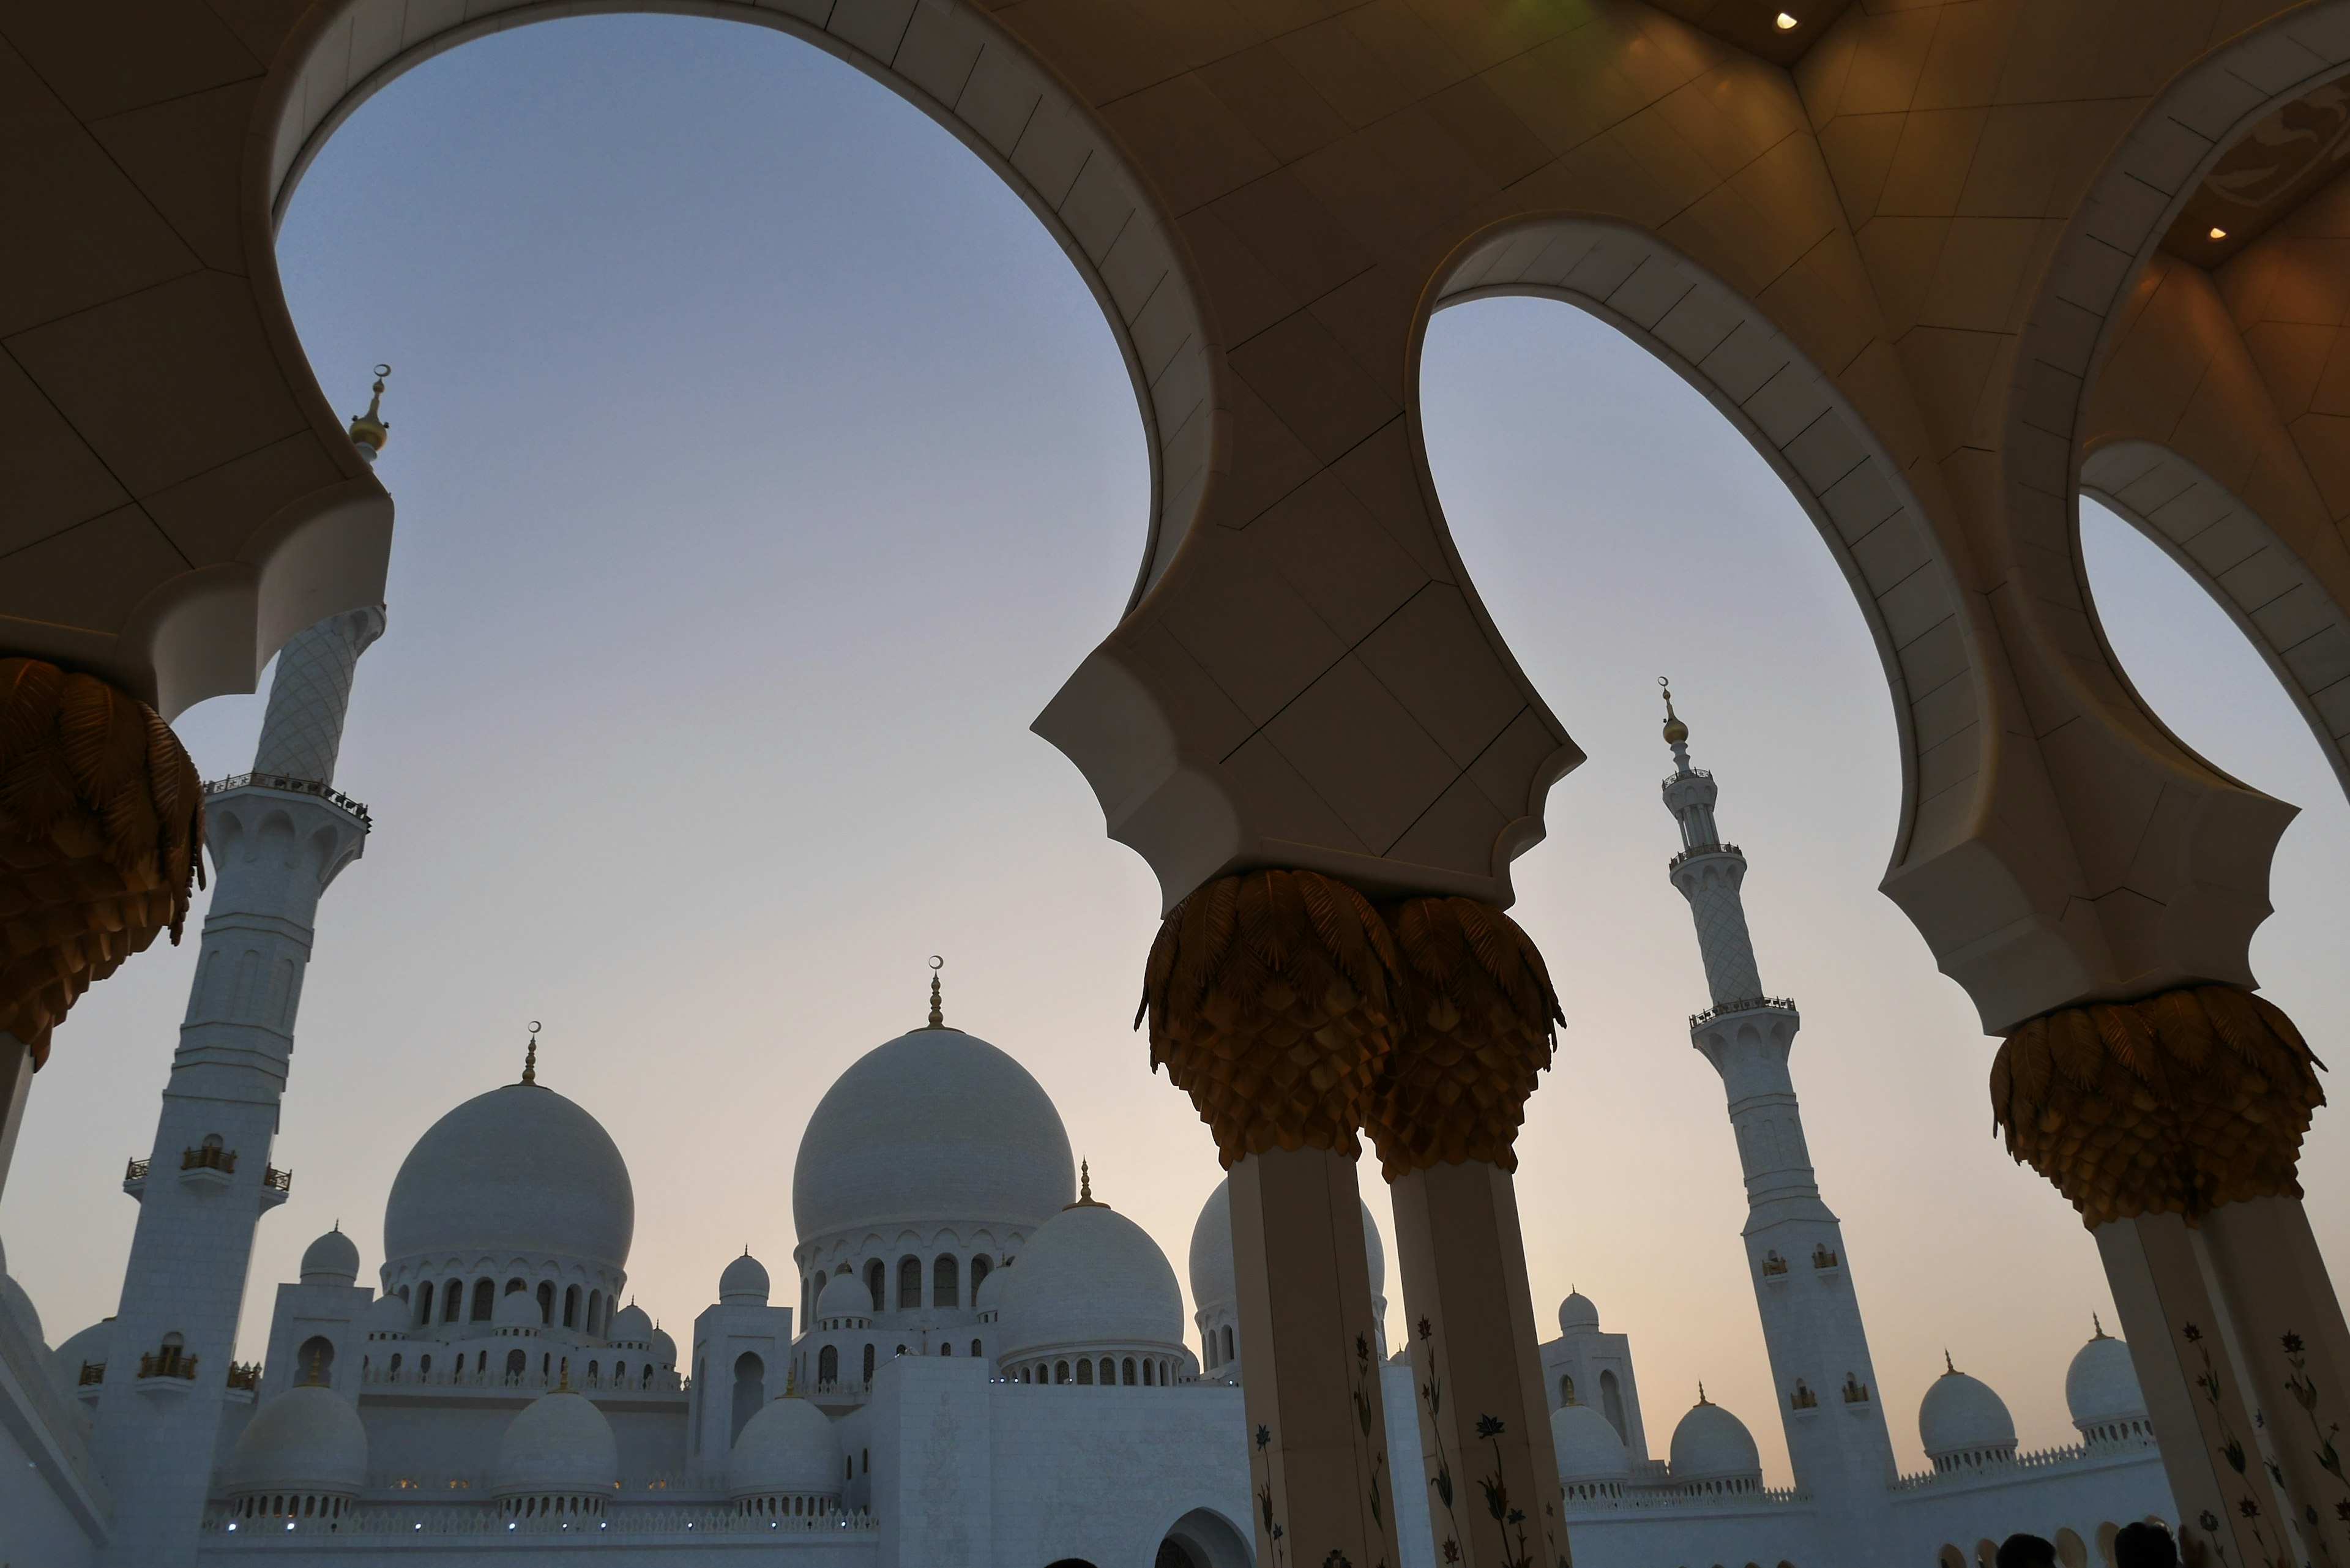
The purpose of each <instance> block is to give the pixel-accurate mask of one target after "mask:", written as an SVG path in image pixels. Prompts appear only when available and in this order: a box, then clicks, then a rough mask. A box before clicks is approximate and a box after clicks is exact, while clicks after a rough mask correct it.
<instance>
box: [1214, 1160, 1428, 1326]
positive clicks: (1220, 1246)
mask: <svg viewBox="0 0 2350 1568" xmlns="http://www.w3.org/2000/svg"><path fill="white" fill-rule="evenodd" d="M1357 1202H1360V1199H1357ZM1362 1210H1363V1251H1364V1252H1365V1254H1366V1255H1367V1262H1368V1263H1369V1264H1370V1273H1371V1294H1372V1296H1373V1297H1374V1298H1376V1299H1377V1300H1379V1301H1382V1302H1384V1301H1385V1300H1386V1299H1387V1293H1388V1254H1387V1249H1386V1248H1385V1247H1384V1246H1382V1245H1381V1244H1380V1242H1379V1228H1378V1222H1377V1221H1375V1220H1372V1218H1371V1206H1370V1205H1369V1204H1367V1203H1363V1204H1362ZM1239 1298H1240V1287H1239V1285H1238V1283H1237V1282H1235V1281H1234V1279H1233V1277H1232V1178H1231V1177H1229V1176H1227V1177H1225V1178H1224V1179H1222V1181H1219V1182H1218V1183H1216V1189H1215V1190H1214V1191H1213V1192H1211V1193H1209V1194H1208V1200H1207V1201H1206V1202H1205V1203H1202V1204H1201V1205H1200V1217H1199V1219H1197V1220H1193V1221H1192V1222H1191V1304H1192V1305H1194V1306H1196V1307H1198V1308H1199V1309H1200V1310H1201V1311H1202V1312H1205V1311H1207V1310H1208V1309H1209V1308H1211V1307H1219V1306H1228V1305H1230V1304H1232V1303H1233V1302H1235V1301H1237V1300H1239Z"/></svg>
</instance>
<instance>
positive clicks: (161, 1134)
mask: <svg viewBox="0 0 2350 1568" xmlns="http://www.w3.org/2000/svg"><path fill="white" fill-rule="evenodd" d="M382 629H383V616H382V612H381V611H380V610H376V609H368V610H361V611H356V612H352V613H350V614H347V615H338V616H333V617H330V618H328V619H326V620H324V621H321V622H319V623H318V624H317V626H314V627H312V628H309V629H308V630H307V631H304V632H302V633H300V634H299V635H297V636H296V637H295V638H294V639H291V640H290V641H288V642H287V644H286V649H285V650H284V652H283V653H281V655H280V656H279V661H278V674H277V677H276V682H275V684H274V685H273V686H272V688H271V691H270V703H269V710H268V714H267V717H266V718H265V721H264V722H263V727H262V737H261V744H260V747H259V749H258V752H257V754H256V774H259V776H257V777H248V778H246V779H239V780H232V781H229V784H228V786H227V787H224V788H221V789H220V790H219V793H216V794H210V795H209V798H208V799H207V801H206V804H205V821H206V836H207V839H208V841H209V843H208V847H209V849H210V851H211V854H212V860H213V878H214V881H213V898H212V905H211V909H209V911H208V912H207V913H206V915H205V918H204V926H203V940H202V943H201V946H200V948H199V950H198V953H197V957H196V979H195V982H194V984H193V986H192V988H191V992H190V995H189V999H188V1012H187V1017H186V1020H185V1022H184V1023H182V1025H181V1028H180V1044H179V1049H178V1051H177V1052H176V1053H175V1054H173V1056H172V1075H171V1078H170V1081H169V1082H168V1084H167V1085H165V1087H164V1090H163V1109H162V1115H161V1118H160V1120H159V1124H158V1126H157V1128H156V1134H155V1143H154V1147H153V1149H152V1151H151V1156H150V1158H149V1160H148V1162H147V1166H146V1168H145V1169H144V1170H140V1169H138V1168H135V1167H134V1168H133V1170H132V1172H131V1174H130V1178H129V1179H126V1181H125V1183H124V1185H125V1188H126V1189H128V1190H130V1192H131V1193H132V1195H133V1196H134V1197H136V1198H137V1199H139V1202H140V1212H139V1224H138V1228H137V1230H136V1231H135V1232H134V1233H133V1235H132V1239H131V1243H130V1266H129V1268H128V1269H127V1271H126V1272H125V1274H124V1277H123V1282H122V1298H121V1305H120V1308H119V1309H118V1310H117V1313H116V1322H115V1330H114V1336H113V1341H112V1346H111V1348H110V1350H109V1354H108V1359H107V1366H106V1381H105V1385H104V1388H103V1392H102V1393H101V1394H100V1396H99V1407H98V1422H97V1428H96V1431H95V1434H94V1438H93V1443H92V1449H93V1453H94V1455H95V1457H96V1459H97V1460H98V1463H99V1469H100V1470H101V1472H102V1473H103V1474H104V1475H105V1477H106V1480H107V1486H108V1490H109V1492H110V1494H111V1495H112V1497H113V1500H114V1512H115V1517H114V1521H113V1526H112V1533H111V1537H110V1539H109V1543H108V1547H107V1552H106V1555H105V1558H104V1561H105V1562H107V1563H115V1564H121V1565H122V1568H161V1565H164V1564H173V1563H193V1562H194V1560H195V1551H196V1530H197V1523H198V1521H199V1519H200V1518H201V1516H202V1514H203V1505H204V1498H205V1493H206V1492H207V1490H209V1489H210V1485H211V1480H212V1473H213V1460H214V1454H213V1442H214V1438H215V1436H216V1434H217V1433H218V1431H219V1429H220V1412H221V1405H222V1400H223V1397H224V1392H225V1388H226V1378H227V1374H228V1370H229V1365H230V1362H231V1359H232V1357H233V1356H234V1351H235V1346H236V1330H237V1318H238V1311H239V1308H240V1306H241V1305H242V1303H243V1301H244V1287H245V1278H246V1274H247V1272H248V1271H249V1268H250V1264H251V1261H252V1255H253V1232H254V1227H255V1223H256V1222H257V1221H258V1220H259V1219H260V1217H261V1216H262V1214H264V1213H265V1212H266V1211H267V1210H270V1209H274V1208H276V1206H277V1205H278V1204H279V1203H282V1202H283V1201H285V1184H284V1182H283V1181H282V1180H280V1179H277V1178H276V1175H275V1173H274V1172H272V1170H271V1168H270V1164H269V1157H270V1148H271V1143H272V1140H273V1139H274V1138H275V1137H276V1131H277V1107H278V1101H279V1099H280V1097H281V1096H283V1095H284V1093H285V1088H286V1072H287V1066H288V1063H289V1060H290V1058H291V1057H292V1054H293V1050H294V1018H295V1012H296V1008H297V1006H298V1005H299V1003H300V1001H301V992H302V977H303V974H304V971H306V970H307V967H308V964H309V960H310V944H311V931H312V928H313V925H314V922H315V920H316V917H317V907H318V899H319V898H320V896H321V895H322V894H324V893H325V891H326V889H327V886H328V883H330V882H332V881H333V880H334V879H335V877H336V875H337V874H338V872H340V871H341V870H342V868H343V867H345V866H347V865H348V864H349V863H350V862H351V861H353V860H356V859H357V858H359V853H360V851H361V849H362V848H363V847H364V846H365V843H366V837H367V830H368V826H367V820H366V816H365V814H364V809H363V808H361V807H359V806H357V805H354V804H353V803H350V802H348V801H346V800H344V799H343V798H342V797H341V796H339V795H338V794H334V793H333V791H332V788H331V784H332V774H333V769H334V763H335V754H336V751H337V748H338V745H339V742H340V739H341V726H342V719H343V713H344V711H345V708H346V707H347V706H348V701H349V696H350V680H351V673H352V670H353V668H354V667H355V666H356V664H357V661H358V659H359V653H360V652H361V651H362V650H364V649H366V647H367V646H368V644H369V643H370V642H372V641H374V640H375V639H376V637H377V636H378V635H380V633H381V631H382ZM264 760H267V761H269V762H272V763H278V764H281V765H289V764H290V765H298V766H302V767H305V768H309V769H313V770H315V774H313V775H312V776H303V775H297V774H286V773H263V772H261V770H260V767H259V764H260V763H261V762H262V761H264ZM208 1149H209V1150H216V1151H217V1152H216V1153H208V1152H206V1151H207V1150H208ZM174 1349H175V1350H176V1352H177V1359H178V1360H179V1362H180V1363H181V1367H182V1370H183V1369H184V1365H185V1361H186V1358H188V1357H191V1356H192V1357H193V1358H194V1364H195V1365H194V1376H192V1377H191V1376H180V1375H177V1374H176V1373H172V1374H168V1375H167V1374H165V1371H164V1366H163V1365H162V1364H164V1363H167V1362H168V1361H170V1360H171V1359H172V1356H171V1355H170V1352H171V1351H172V1350H174ZM142 1355H146V1356H149V1357H152V1358H154V1364H153V1365H151V1367H150V1370H151V1371H152V1372H155V1373H157V1374H158V1375H156V1376H148V1377H143V1378H142V1377H140V1357H141V1356H142Z"/></svg>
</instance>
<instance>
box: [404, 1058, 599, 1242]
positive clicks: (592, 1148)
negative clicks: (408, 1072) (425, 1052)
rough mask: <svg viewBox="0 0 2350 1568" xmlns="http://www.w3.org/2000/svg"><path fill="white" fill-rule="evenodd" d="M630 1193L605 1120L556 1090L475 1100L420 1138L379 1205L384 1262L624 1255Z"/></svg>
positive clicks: (521, 1090) (530, 1088)
mask: <svg viewBox="0 0 2350 1568" xmlns="http://www.w3.org/2000/svg"><path fill="white" fill-rule="evenodd" d="M636 1226H637V1199H636V1189H634V1188H633V1187H632V1186H631V1185H630V1184H629V1167H628V1163H627V1162H626V1161H625V1160H623V1159H622V1158H620V1151H619V1147H617V1146H616V1145H614V1143H613V1142H612V1139H611V1135H609V1134H608V1133H607V1132H605V1130H604V1128H603V1126H602V1124H601V1123H599V1122H598V1121H597V1120H596V1118H595V1117H594V1116H589V1115H588V1114H587V1112H586V1111H584V1110H581V1109H580V1108H579V1107H578V1106H576V1105H574V1104H572V1103H571V1102H570V1101H569V1100H567V1099H565V1098H564V1097H563V1096H561V1095H558V1094H556V1092H555V1091H554V1090H552V1089H549V1088H546V1087H544V1086H542V1085H535V1084H508V1085H504V1087H503V1088H496V1089H492V1090H491V1091H490V1092H489V1093H488V1094H486V1095H476V1096H474V1097H473V1098H472V1099H470V1100H467V1101H466V1102H465V1103H464V1104H463V1105H462V1106H458V1107H457V1108H456V1109H455V1110H453V1111H451V1112H450V1113H449V1114H448V1115H447V1116H442V1118H441V1119H440V1120H439V1121H437V1122H435V1123H433V1124H432V1128H431V1130H430V1131H428V1132H426V1133H425V1135H424V1136H423V1137H421V1138H418V1139H417V1140H416V1147H414V1148H411V1149H410V1150H409V1151H408V1158H406V1159H405V1160H403V1161H401V1162H400V1174H399V1175H398V1176H397V1177H395V1178H393V1179H392V1183H391V1199H390V1202H388V1203H386V1204H385V1205H384V1210H383V1251H384V1257H385V1261H386V1262H387V1263H388V1264H397V1263H400V1262H403V1261H406V1260H408V1259H411V1258H417V1257H421V1256H425V1255H439V1254H442V1253H452V1252H453V1253H482V1252H490V1253H515V1252H522V1253H528V1254H533V1255H537V1256H554V1257H557V1258H566V1259H577V1260H578V1261H580V1262H587V1263H595V1264H600V1265H602V1266H603V1267H605V1268H608V1269H610V1270H612V1271H614V1272H619V1270H621V1269H623V1268H625V1267H626V1266H627V1264H628V1262H629V1240H630V1238H631V1237H632V1236H633V1235H634V1234H635V1232H636Z"/></svg>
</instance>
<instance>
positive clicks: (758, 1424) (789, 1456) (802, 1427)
mask: <svg viewBox="0 0 2350 1568" xmlns="http://www.w3.org/2000/svg"><path fill="white" fill-rule="evenodd" d="M726 1490H727V1492H728V1493H729V1494H730V1495H732V1496H734V1497H738V1498H740V1497H766V1496H769V1495H771V1494H774V1493H778V1492H806V1493H816V1494H820V1495H823V1496H827V1497H837V1496H838V1495H839V1492H840V1441H839V1439H838V1438H836V1437H834V1436H833V1431H832V1422H831V1421H829V1420H828V1419H827V1418H826V1417H825V1414H824V1412H823V1411H821V1410H819V1409H817V1408H816V1407H815V1406H813V1405H811V1404H809V1403H808V1402H807V1401H806V1400H805V1399H802V1398H800V1397H797V1396H795V1395H787V1396H785V1397H783V1398H781V1399H775V1400H771V1401H769V1403H768V1405H767V1407H766V1408H765V1409H764V1410H762V1411H760V1412H759V1413H758V1414H757V1415H755V1416H754V1417H751V1419H750V1421H749V1423H748V1424H747V1425H745V1426H744V1427H743V1431H742V1435H741V1436H740V1437H737V1438H735V1439H734V1449H733V1452H732V1453H730V1454H728V1455H727V1456H726Z"/></svg>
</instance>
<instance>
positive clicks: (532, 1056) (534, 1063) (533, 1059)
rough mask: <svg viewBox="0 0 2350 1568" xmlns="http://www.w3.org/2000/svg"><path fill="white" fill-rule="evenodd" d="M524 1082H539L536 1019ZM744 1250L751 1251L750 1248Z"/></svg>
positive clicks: (525, 1054) (524, 1064)
mask: <svg viewBox="0 0 2350 1568" xmlns="http://www.w3.org/2000/svg"><path fill="white" fill-rule="evenodd" d="M522 1081H523V1082H524V1083H525V1084H531V1085H536V1083H537V1082H538V1020H537V1019H536V1018H534V1019H532V1020H531V1021H530V1044H529V1045H528V1046H527V1047H526V1048H525V1050H524V1051H523V1054H522ZM743 1251H746V1252H747V1251H750V1249H749V1248H748V1247H745V1248H743Z"/></svg>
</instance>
